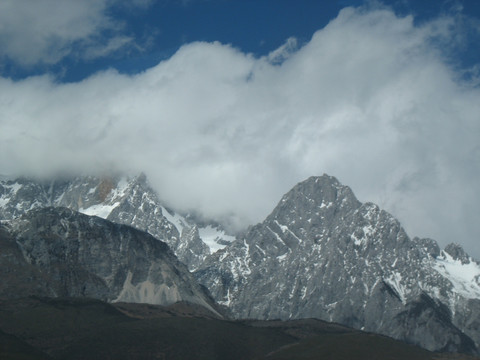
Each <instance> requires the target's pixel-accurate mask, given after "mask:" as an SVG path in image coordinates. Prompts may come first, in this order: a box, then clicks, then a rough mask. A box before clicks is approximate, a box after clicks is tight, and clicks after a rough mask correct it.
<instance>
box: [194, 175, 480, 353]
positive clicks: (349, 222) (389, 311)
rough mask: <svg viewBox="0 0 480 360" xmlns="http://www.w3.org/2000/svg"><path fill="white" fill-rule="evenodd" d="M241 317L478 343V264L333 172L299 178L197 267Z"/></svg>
mask: <svg viewBox="0 0 480 360" xmlns="http://www.w3.org/2000/svg"><path fill="white" fill-rule="evenodd" d="M195 275H196V277H197V279H198V280H199V281H200V282H201V283H202V284H204V285H205V286H206V287H207V288H208V289H209V290H210V291H211V293H212V294H213V296H214V298H215V299H216V300H217V301H218V302H220V303H222V304H224V305H227V306H229V308H230V309H231V311H232V312H233V314H234V315H235V316H236V317H238V318H255V319H275V318H279V319H296V318H309V317H314V318H319V319H324V320H329V321H334V322H338V323H341V324H345V325H348V326H352V327H354V328H358V329H364V330H366V331H372V332H376V333H380V334H386V335H389V336H393V337H394V338H397V339H402V340H406V341H409V342H412V343H416V344H419V345H421V346H423V347H425V348H427V349H444V350H450V351H467V352H476V351H477V350H476V347H477V346H478V344H479V343H480V331H479V330H480V281H479V278H480V265H479V264H478V263H477V262H475V261H474V260H473V259H471V258H470V257H468V255H466V254H465V253H464V252H463V250H462V249H461V248H460V247H459V246H454V245H450V246H448V247H447V248H446V249H445V250H444V251H441V250H440V249H439V247H438V245H437V243H436V242H435V241H433V240H431V239H418V238H415V239H413V240H412V239H410V238H409V237H408V236H407V234H406V233H405V231H404V229H403V228H402V227H401V225H400V223H399V222H398V221H397V220H396V219H395V218H393V217H392V216H391V215H390V214H388V213H387V212H385V211H383V210H380V209H379V207H378V206H376V205H374V204H372V203H365V204H362V203H360V202H359V201H358V200H357V199H356V198H355V196H354V194H353V192H352V191H351V189H350V188H349V187H347V186H343V185H341V184H340V183H339V182H338V180H336V179H335V178H333V177H330V176H327V175H324V176H321V177H311V178H309V179H308V180H306V181H304V182H302V183H300V184H298V185H296V186H295V187H294V188H293V189H292V190H291V191H290V192H288V193H287V194H286V195H285V196H284V197H283V198H282V199H281V201H280V202H279V204H278V205H277V207H276V208H275V209H274V210H273V212H272V213H271V214H270V215H269V216H268V217H267V218H266V220H265V221H264V222H263V223H261V224H258V225H255V226H253V227H251V228H250V230H249V231H248V232H247V233H246V235H245V236H244V237H242V238H239V239H238V240H236V241H235V242H233V243H232V244H231V245H230V246H229V247H227V248H225V249H223V250H221V251H219V252H217V253H216V254H214V255H212V256H211V257H210V258H208V259H207V260H206V262H205V263H204V265H203V266H202V268H200V269H199V270H198V271H197V272H196V273H195Z"/></svg>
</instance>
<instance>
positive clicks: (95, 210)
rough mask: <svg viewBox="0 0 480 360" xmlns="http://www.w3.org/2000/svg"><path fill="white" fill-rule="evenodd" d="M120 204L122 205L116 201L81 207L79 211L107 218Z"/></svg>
mask: <svg viewBox="0 0 480 360" xmlns="http://www.w3.org/2000/svg"><path fill="white" fill-rule="evenodd" d="M118 205H120V202H116V203H114V204H113V205H105V204H97V205H93V206H90V207H89V208H86V209H83V208H80V209H78V211H79V212H81V213H82V214H85V215H90V216H98V217H101V218H103V219H106V218H107V217H108V215H110V213H111V212H112V210H113V209H115V208H116V207H117V206H118Z"/></svg>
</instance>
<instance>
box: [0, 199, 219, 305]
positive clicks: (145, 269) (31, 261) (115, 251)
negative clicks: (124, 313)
mask: <svg viewBox="0 0 480 360" xmlns="http://www.w3.org/2000/svg"><path fill="white" fill-rule="evenodd" d="M0 246H1V249H2V257H1V259H0V268H1V269H2V276H3V277H4V280H3V281H2V282H1V284H0V297H3V298H5V297H6V298H12V297H23V296H27V295H39V296H53V297H64V296H73V297H92V298H97V299H101V300H104V301H109V302H116V301H124V302H140V303H151V304H160V305H168V304H172V303H175V302H178V301H186V302H190V303H194V304H199V305H201V306H204V307H206V308H208V309H210V310H212V311H214V312H216V310H215V305H214V302H213V300H212V299H211V297H210V296H209V294H208V292H207V291H206V290H205V289H204V288H203V287H202V286H200V285H199V284H198V283H197V282H196V281H195V279H194V277H193V276H192V274H191V273H190V272H189V271H188V269H187V268H186V267H185V266H184V265H183V264H182V263H180V262H179V261H178V260H177V258H176V257H175V255H174V254H173V253H172V252H171V250H170V249H169V248H168V246H167V245H166V244H165V243H163V242H161V241H159V240H157V239H155V238H154V237H153V236H151V235H149V234H147V233H145V232H142V231H139V230H136V229H134V228H132V227H129V226H125V225H119V224H114V223H112V222H110V221H107V220H104V219H101V218H98V217H92V216H87V215H83V214H80V213H78V212H75V211H73V210H70V209H66V208H51V207H50V208H42V209H37V210H32V211H30V212H28V213H27V214H25V215H23V216H21V217H20V218H18V219H15V220H10V221H3V222H2V223H1V224H0ZM5 269H10V271H8V270H7V271H5Z"/></svg>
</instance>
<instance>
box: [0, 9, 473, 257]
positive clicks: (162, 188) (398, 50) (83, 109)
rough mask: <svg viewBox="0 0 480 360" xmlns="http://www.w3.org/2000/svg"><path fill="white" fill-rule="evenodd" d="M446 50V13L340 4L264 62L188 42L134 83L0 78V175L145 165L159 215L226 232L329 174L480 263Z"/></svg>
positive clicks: (460, 94)
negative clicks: (168, 209) (418, 14)
mask: <svg viewBox="0 0 480 360" xmlns="http://www.w3.org/2000/svg"><path fill="white" fill-rule="evenodd" d="M446 41H454V37H453V35H452V33H451V22H450V20H449V19H448V18H447V17H445V18H441V19H436V20H432V21H430V22H427V23H424V24H423V25H421V26H418V25H415V24H414V21H413V18H412V17H410V16H407V17H398V16H396V15H395V14H394V13H393V12H392V11H390V10H388V9H369V10H367V9H365V8H360V9H355V8H347V9H344V10H342V11H341V12H340V14H339V15H338V17H337V18H336V19H334V20H333V21H331V22H330V23H329V24H328V25H327V26H326V27H325V28H323V29H321V30H319V31H317V32H316V33H315V34H314V35H313V37H312V39H311V40H310V41H309V42H307V43H305V44H303V45H302V44H300V45H299V44H298V43H297V41H296V40H293V39H289V40H288V42H287V43H286V45H285V46H284V47H282V48H281V49H279V50H278V51H277V52H275V53H272V54H271V55H270V56H265V57H260V58H258V57H255V56H253V55H250V54H245V53H243V52H241V51H239V50H237V49H235V48H233V47H231V46H229V45H224V44H220V43H204V42H196V43H191V44H187V45H185V46H183V47H182V48H180V49H179V50H178V51H177V52H176V53H175V54H174V55H173V56H172V57H170V58H169V59H166V60H165V61H162V62H160V63H159V64H158V65H156V66H154V67H152V68H150V69H148V70H146V71H144V72H142V73H139V74H136V75H123V74H119V73H117V72H116V71H113V70H111V71H105V72H100V73H97V74H96V75H94V76H91V77H89V78H87V79H85V80H83V81H81V82H78V83H70V84H61V83H57V82H56V81H55V80H54V79H53V78H51V77H48V76H40V77H32V78H27V79H25V80H22V81H12V80H9V79H0V104H1V106H0V127H1V129H2V131H1V132H0V169H2V170H1V171H2V172H3V173H11V174H24V173H33V174H37V175H48V174H51V173H55V172H58V171H59V170H62V171H65V170H69V171H82V172H92V171H101V170H102V169H105V168H108V169H110V168H111V169H115V170H123V171H129V172H140V171H144V172H146V174H147V175H148V176H149V178H150V181H151V182H152V184H153V185H154V187H156V188H157V190H158V191H159V193H160V195H161V196H162V197H163V198H164V199H165V200H166V201H167V202H169V203H170V204H171V205H173V206H175V207H178V208H180V209H196V210H198V211H200V212H202V213H204V214H205V215H206V216H209V217H214V218H220V219H222V218H223V219H225V218H227V219H228V220H229V221H231V222H233V223H235V224H236V225H237V226H239V227H240V226H245V225H247V224H252V223H255V222H258V221H261V220H262V219H263V217H265V216H266V215H267V214H268V213H269V212H270V211H271V210H272V209H273V207H274V206H275V204H276V202H277V201H278V200H279V199H280V197H281V196H282V194H283V193H285V192H286V191H288V190H289V189H290V187H291V186H293V185H294V184H295V183H297V182H299V181H302V180H304V179H305V178H307V177H309V176H311V175H316V174H322V173H329V174H331V175H334V176H336V177H337V178H339V180H340V181H341V182H343V183H344V184H347V185H350V186H351V187H352V189H353V190H354V192H355V193H356V194H357V196H358V197H359V198H360V200H362V201H373V202H376V203H378V204H379V205H380V206H382V207H384V208H385V209H387V210H389V211H390V212H392V213H393V214H394V215H395V216H397V217H398V218H399V219H400V220H401V221H402V223H403V224H404V225H405V226H406V229H407V231H408V232H409V234H410V235H411V236H415V235H418V236H428V237H432V238H435V239H437V240H439V241H440V242H441V243H442V244H446V243H448V242H451V241H456V242H462V243H463V244H465V246H466V248H467V250H469V251H470V252H472V253H473V254H474V255H476V256H480V253H479V252H478V250H477V248H478V246H477V242H478V239H479V237H480V225H479V222H478V211H477V210H476V206H477V204H478V203H479V202H480V192H479V188H478V180H477V179H478V178H479V175H480V146H479V141H478V140H479V139H480V119H479V116H478V114H480V90H479V89H478V88H477V87H475V86H473V85H472V82H466V81H463V80H462V79H461V76H460V75H459V74H458V73H457V72H456V71H455V70H454V68H453V67H452V66H451V64H450V63H449V62H448V60H447V59H448V57H447V56H446V54H445V53H444V52H442V48H441V47H439V44H442V43H443V42H446Z"/></svg>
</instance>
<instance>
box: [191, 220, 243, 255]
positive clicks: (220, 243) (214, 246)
mask: <svg viewBox="0 0 480 360" xmlns="http://www.w3.org/2000/svg"><path fill="white" fill-rule="evenodd" d="M198 233H199V235H200V239H202V241H203V242H204V243H205V244H207V245H208V247H209V248H210V253H212V254H213V253H215V252H217V251H218V250H220V249H223V248H225V246H227V244H228V243H231V242H232V241H234V240H235V236H231V235H227V234H225V231H223V230H221V229H218V228H216V227H213V226H211V225H207V226H206V227H201V228H198Z"/></svg>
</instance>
